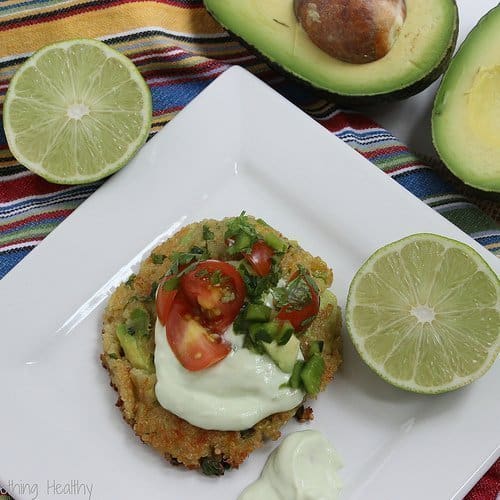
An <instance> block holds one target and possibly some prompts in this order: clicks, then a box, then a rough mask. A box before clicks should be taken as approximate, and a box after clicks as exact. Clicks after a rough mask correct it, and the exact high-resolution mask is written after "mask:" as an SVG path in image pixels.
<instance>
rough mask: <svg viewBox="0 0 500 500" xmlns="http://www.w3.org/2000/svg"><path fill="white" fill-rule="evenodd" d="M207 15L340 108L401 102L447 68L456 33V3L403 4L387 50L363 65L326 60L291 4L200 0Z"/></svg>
mask: <svg viewBox="0 0 500 500" xmlns="http://www.w3.org/2000/svg"><path fill="white" fill-rule="evenodd" d="M204 3H205V7H206V9H207V10H208V11H209V13H210V14H211V15H212V16H213V17H214V18H215V19H216V20H217V21H218V22H219V23H220V24H221V25H222V26H223V27H224V28H225V29H226V30H227V31H229V32H230V33H232V34H233V35H235V36H236V37H237V38H239V39H240V40H241V41H242V42H243V43H244V44H245V45H247V46H248V47H250V48H251V49H253V50H255V51H257V52H258V53H259V54H260V55H261V56H262V57H264V58H265V59H266V60H267V61H269V62H270V63H271V64H272V65H273V66H275V67H277V68H278V69H280V70H282V71H284V72H286V73H287V74H288V75H291V76H292V77H294V78H296V79H298V80H300V81H301V82H302V83H305V84H307V85H309V86H311V87H313V88H315V89H317V90H320V91H322V92H326V93H327V94H328V95H329V96H330V97H331V98H333V99H334V100H335V101H337V102H339V103H345V104H351V105H358V104H367V103H370V102H382V101H390V100H394V99H403V98H406V97H409V96H411V95H413V94H416V93H418V92H420V91H421V90H423V89H425V88H426V87H427V86H429V85H430V84H431V83H432V82H433V81H434V80H436V78H437V77H438V76H440V75H441V74H442V73H443V71H444V70H445V68H446V67H447V65H448V63H449V61H450V58H451V55H452V53H453V51H454V48H455V45H456V40H457V34H458V10H457V6H456V3H455V0H406V20H405V22H404V24H403V26H402V29H401V32H400V34H399V36H398V38H397V40H396V41H395V43H394V45H393V46H392V48H391V50H390V51H389V53H388V54H387V55H385V56H384V57H383V58H381V59H378V60H377V61H373V62H370V63H366V64H351V63H347V62H344V61H341V60H339V59H335V58H334V57H332V56H330V55H328V54H327V53H326V52H324V51H322V50H321V49H320V48H318V47H317V46H316V45H315V44H314V43H313V42H312V41H311V40H310V39H309V37H308V36H307V34H306V32H305V31H304V29H303V28H302V26H301V25H300V23H299V22H298V20H297V19H296V17H295V13H294V7H293V0H204Z"/></svg>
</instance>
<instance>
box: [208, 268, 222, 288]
mask: <svg viewBox="0 0 500 500" xmlns="http://www.w3.org/2000/svg"><path fill="white" fill-rule="evenodd" d="M221 281H222V273H221V272H220V269H217V270H215V271H214V272H213V273H212V275H211V276H210V284H211V285H214V286H215V285H220V283H221Z"/></svg>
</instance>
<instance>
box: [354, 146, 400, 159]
mask: <svg viewBox="0 0 500 500" xmlns="http://www.w3.org/2000/svg"><path fill="white" fill-rule="evenodd" d="M407 151H408V149H407V148H406V146H389V147H387V148H379V149H375V150H374V151H364V152H363V156H365V157H366V158H375V157H376V156H384V155H391V154H394V153H405V152H407Z"/></svg>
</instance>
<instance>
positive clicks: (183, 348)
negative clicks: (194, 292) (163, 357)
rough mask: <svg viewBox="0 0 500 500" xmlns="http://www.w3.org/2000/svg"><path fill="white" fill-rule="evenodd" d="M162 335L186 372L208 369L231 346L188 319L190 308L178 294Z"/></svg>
mask: <svg viewBox="0 0 500 500" xmlns="http://www.w3.org/2000/svg"><path fill="white" fill-rule="evenodd" d="M166 331H167V340H168V343H169V344H170V348H171V349H172V351H173V353H174V354H175V357H176V358H177V359H178V360H179V362H180V363H181V365H182V366H183V367H184V368H186V369H187V370H190V371H198V370H203V369H205V368H208V367H209V366H212V365H214V364H215V363H218V362H219V361H221V360H222V359H224V358H225V357H226V356H227V355H228V354H229V352H230V351H231V346H230V345H229V344H228V343H226V342H224V341H223V339H222V336H221V335H218V334H216V333H210V332H209V331H208V330H207V329H206V328H205V327H204V326H202V325H201V324H200V322H199V321H198V320H197V319H196V318H195V317H193V316H192V306H191V304H190V303H189V301H188V300H187V298H186V297H185V295H184V293H182V291H180V292H179V293H177V294H176V296H175V298H174V300H173V301H172V304H171V307H170V312H169V315H168V318H167V323H166Z"/></svg>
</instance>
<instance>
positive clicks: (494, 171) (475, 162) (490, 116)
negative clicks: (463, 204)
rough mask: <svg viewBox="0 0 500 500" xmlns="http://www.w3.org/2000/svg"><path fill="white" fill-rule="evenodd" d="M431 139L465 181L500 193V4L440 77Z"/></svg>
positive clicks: (484, 189)
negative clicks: (441, 78) (442, 76)
mask: <svg viewBox="0 0 500 500" xmlns="http://www.w3.org/2000/svg"><path fill="white" fill-rule="evenodd" d="M432 138H433V142H434V145H435V147H436V149H437V152H438V154H439V156H440V157H441V159H442V160H443V162H444V163H445V165H446V166H447V167H448V168H449V169H450V170H451V171H452V172H453V173H454V174H455V175H456V176H457V177H458V178H460V179H461V180H462V181H463V182H465V183H466V184H468V185H470V186H473V187H475V188H478V189H482V190H483V191H494V192H497V193H498V192H500V5H498V6H497V7H495V8H493V9H492V10H491V11H490V12H488V14H486V15H485V16H484V17H483V18H482V19H481V20H480V21H479V23H478V24H477V25H476V27H475V28H474V29H473V30H472V31H471V32H470V33H469V35H468V37H467V38H466V39H465V41H464V42H463V44H462V46H461V47H460V49H459V50H458V52H457V54H456V56H455V57H454V58H453V60H452V62H451V64H450V67H449V68H448V70H447V72H446V74H445V75H444V78H443V80H442V82H441V85H440V87H439V90H438V93H437V95H436V99H435V101H434V108H433V113H432Z"/></svg>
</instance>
